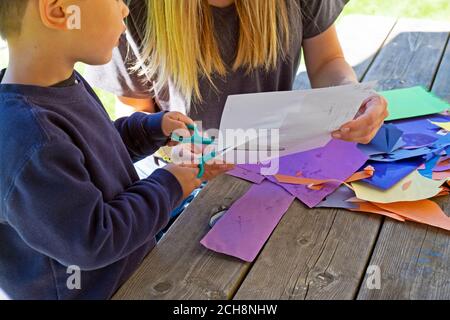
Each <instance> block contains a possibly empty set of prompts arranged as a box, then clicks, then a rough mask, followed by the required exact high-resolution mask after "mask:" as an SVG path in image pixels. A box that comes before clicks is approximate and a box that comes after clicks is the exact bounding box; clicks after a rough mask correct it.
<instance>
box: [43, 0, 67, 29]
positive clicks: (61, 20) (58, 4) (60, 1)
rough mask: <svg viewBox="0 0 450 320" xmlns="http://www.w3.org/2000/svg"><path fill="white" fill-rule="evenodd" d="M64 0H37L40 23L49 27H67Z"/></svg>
mask: <svg viewBox="0 0 450 320" xmlns="http://www.w3.org/2000/svg"><path fill="white" fill-rule="evenodd" d="M65 2H66V1H65V0H39V12H40V15H41V20H42V23H43V24H44V25H45V26H46V27H48V28H51V29H58V30H65V29H67V14H66V12H65V7H66V6H67V5H66V3H65Z"/></svg>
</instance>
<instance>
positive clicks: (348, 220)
mask: <svg viewBox="0 0 450 320" xmlns="http://www.w3.org/2000/svg"><path fill="white" fill-rule="evenodd" d="M380 225H381V218H380V217H378V216H373V215H366V214H361V213H353V212H348V211H343V210H335V209H315V210H311V209H307V208H306V207H305V206H304V205H303V204H301V203H300V202H299V201H296V203H295V204H294V205H293V206H292V207H291V208H290V210H289V211H288V212H287V214H286V215H285V216H284V217H283V220H282V221H281V223H280V224H279V225H278V227H277V228H276V230H275V232H274V234H273V235H272V237H271V238H270V240H269V242H268V243H267V244H266V246H265V248H264V250H263V252H262V253H261V254H260V256H259V257H258V260H257V261H256V262H255V264H254V265H253V267H252V269H251V271H250V273H249V274H248V276H247V277H246V278H245V280H244V283H243V285H242V286H241V287H240V289H239V291H238V292H237V294H236V296H235V299H238V300H245V299H257V300H259V299H293V300H300V299H353V298H354V297H355V296H356V293H357V290H358V288H359V283H360V281H361V275H362V274H363V273H364V271H365V266H366V264H367V262H368V260H369V259H370V252H371V248H372V247H373V245H374V242H375V239H376V236H377V234H378V229H379V227H380Z"/></svg>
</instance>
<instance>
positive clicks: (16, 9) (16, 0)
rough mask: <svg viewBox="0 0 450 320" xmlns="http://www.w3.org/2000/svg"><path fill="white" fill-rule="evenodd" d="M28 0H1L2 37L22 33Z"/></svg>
mask: <svg viewBox="0 0 450 320" xmlns="http://www.w3.org/2000/svg"><path fill="white" fill-rule="evenodd" d="M27 4H28V0H0V37H2V38H4V39H7V38H8V37H10V36H11V35H13V34H18V33H20V29H21V26H22V19H23V16H24V14H25V10H26V8H27Z"/></svg>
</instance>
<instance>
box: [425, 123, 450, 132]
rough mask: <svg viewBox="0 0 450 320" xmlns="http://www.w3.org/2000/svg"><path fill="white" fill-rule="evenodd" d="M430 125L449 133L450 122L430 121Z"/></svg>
mask: <svg viewBox="0 0 450 320" xmlns="http://www.w3.org/2000/svg"><path fill="white" fill-rule="evenodd" d="M430 122H431V123H432V124H434V125H435V126H438V127H440V128H442V129H444V130H445V131H450V122H433V121H430Z"/></svg>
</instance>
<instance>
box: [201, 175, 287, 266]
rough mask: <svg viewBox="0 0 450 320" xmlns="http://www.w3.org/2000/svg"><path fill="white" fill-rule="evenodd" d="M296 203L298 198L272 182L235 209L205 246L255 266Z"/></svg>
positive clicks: (255, 188) (259, 187) (254, 190)
mask: <svg viewBox="0 0 450 320" xmlns="http://www.w3.org/2000/svg"><path fill="white" fill-rule="evenodd" d="M293 200H294V196H292V195H291V194H289V193H288V192H287V191H286V190H284V189H283V188H282V187H280V186H278V185H276V184H274V183H272V182H269V181H263V182H262V183H261V184H259V185H254V186H252V187H251V188H250V190H249V191H248V192H247V193H246V194H245V195H244V196H243V197H242V198H240V199H239V200H238V201H236V202H235V203H234V204H233V205H232V206H231V208H230V209H229V210H228V212H227V213H226V214H225V215H224V216H223V217H222V218H221V219H220V220H219V221H218V222H217V223H216V224H215V226H214V227H213V228H212V229H211V231H210V232H209V233H208V234H207V235H206V236H205V237H204V238H203V239H202V241H201V243H202V244H203V245H204V246H205V247H206V248H208V249H211V250H213V251H216V252H220V253H224V254H227V255H230V256H234V257H237V258H239V259H242V260H244V261H248V262H251V261H253V260H254V259H255V258H256V256H257V255H258V253H259V251H260V250H261V248H262V247H263V246H264V243H265V242H266V241H267V239H268V238H269V236H270V235H271V233H272V232H273V230H274V229H275V227H276V226H277V224H278V223H279V221H280V220H281V218H282V217H283V215H284V214H285V213H286V211H287V210H288V209H289V207H290V205H291V204H292V201H293Z"/></svg>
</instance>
